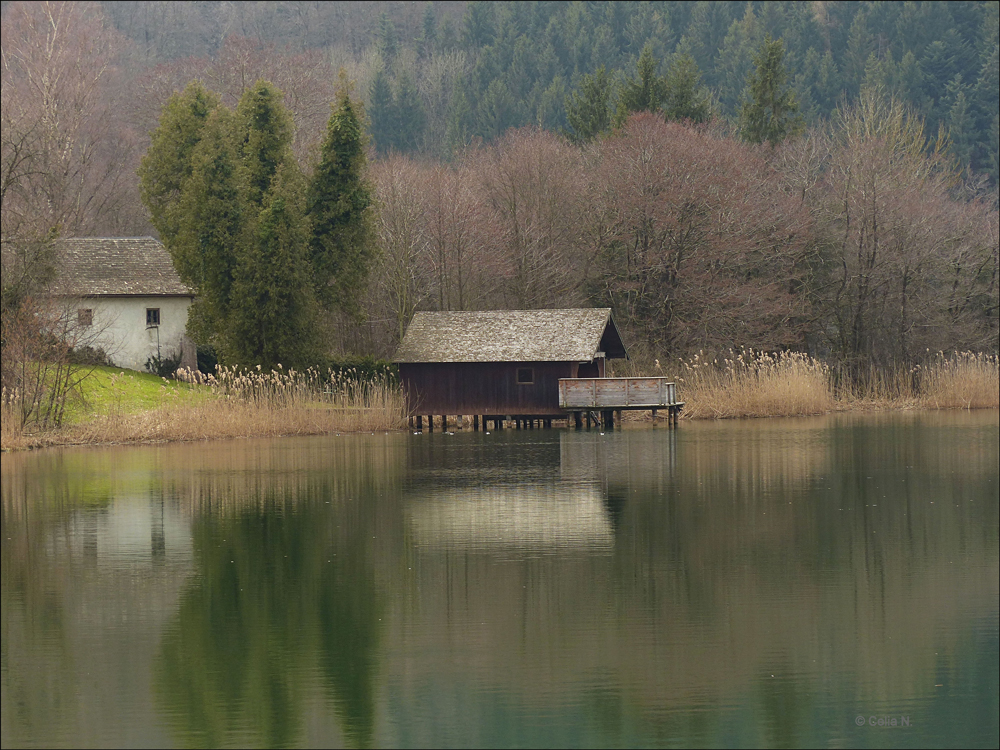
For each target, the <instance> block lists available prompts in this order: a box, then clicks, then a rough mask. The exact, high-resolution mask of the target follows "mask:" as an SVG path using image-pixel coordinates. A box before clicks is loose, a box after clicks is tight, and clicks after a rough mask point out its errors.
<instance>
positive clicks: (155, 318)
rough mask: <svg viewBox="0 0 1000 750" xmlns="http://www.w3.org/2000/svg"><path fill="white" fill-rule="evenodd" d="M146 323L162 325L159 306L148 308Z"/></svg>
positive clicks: (148, 324)
mask: <svg viewBox="0 0 1000 750" xmlns="http://www.w3.org/2000/svg"><path fill="white" fill-rule="evenodd" d="M146 325H147V326H158V325H160V308H158V307H147V308H146Z"/></svg>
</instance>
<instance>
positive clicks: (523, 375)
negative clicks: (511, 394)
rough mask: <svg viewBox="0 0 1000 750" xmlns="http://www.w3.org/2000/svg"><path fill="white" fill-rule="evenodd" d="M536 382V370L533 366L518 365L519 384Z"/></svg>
mask: <svg viewBox="0 0 1000 750" xmlns="http://www.w3.org/2000/svg"><path fill="white" fill-rule="evenodd" d="M534 382H535V371H534V369H533V368H531V367H518V368H517V384H518V385H531V384H532V383H534Z"/></svg>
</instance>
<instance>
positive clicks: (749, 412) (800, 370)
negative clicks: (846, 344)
mask: <svg viewBox="0 0 1000 750" xmlns="http://www.w3.org/2000/svg"><path fill="white" fill-rule="evenodd" d="M680 366H681V373H680V374H679V376H678V377H677V385H678V391H679V392H680V396H679V398H681V399H682V400H683V401H684V402H685V406H684V410H683V412H682V413H683V414H684V416H686V417H688V418H689V419H706V418H707V419H719V418H726V417H790V416H801V415H806V414H823V413H825V412H828V411H831V410H832V409H833V408H834V399H833V393H832V391H831V389H830V373H829V369H828V368H827V366H826V365H824V364H822V363H821V362H818V361H817V360H815V359H813V358H812V357H809V356H807V355H805V354H798V353H794V352H782V353H779V354H768V353H765V352H755V351H754V350H753V349H748V350H741V351H739V352H731V353H730V356H729V357H724V358H723V359H722V361H721V362H720V361H718V360H712V361H706V360H705V359H704V358H703V357H702V355H701V354H696V355H695V356H694V357H693V358H692V359H691V360H687V361H684V360H682V361H681V363H680Z"/></svg>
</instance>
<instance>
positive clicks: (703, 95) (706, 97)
mask: <svg viewBox="0 0 1000 750" xmlns="http://www.w3.org/2000/svg"><path fill="white" fill-rule="evenodd" d="M664 85H665V88H666V99H665V101H664V103H663V115H664V117H666V119H667V120H673V121H675V122H681V121H683V120H691V121H692V122H705V121H706V120H708V118H709V117H711V116H712V105H711V94H709V92H708V89H706V88H705V87H704V86H702V85H701V72H700V71H699V70H698V64H697V63H696V62H695V61H694V58H693V57H691V55H686V54H681V55H677V56H676V57H675V58H674V61H673V62H672V63H671V65H670V67H669V68H667V75H666V77H665V78H664Z"/></svg>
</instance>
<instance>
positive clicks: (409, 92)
mask: <svg viewBox="0 0 1000 750" xmlns="http://www.w3.org/2000/svg"><path fill="white" fill-rule="evenodd" d="M397 85H398V88H397V89H396V98H395V101H394V102H393V104H394V106H395V114H396V133H395V138H394V139H393V140H394V141H395V143H394V145H395V146H396V148H398V149H399V150H400V151H406V152H411V151H416V150H417V149H418V148H419V147H420V144H421V143H422V142H423V138H424V129H425V128H426V127H427V114H426V113H425V112H424V105H423V102H422V101H421V100H420V92H418V91H417V87H416V86H415V85H414V84H413V79H412V78H411V77H410V74H409V73H407V72H406V71H405V70H404V71H403V72H402V73H400V74H399V79H398V81H397Z"/></svg>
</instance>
